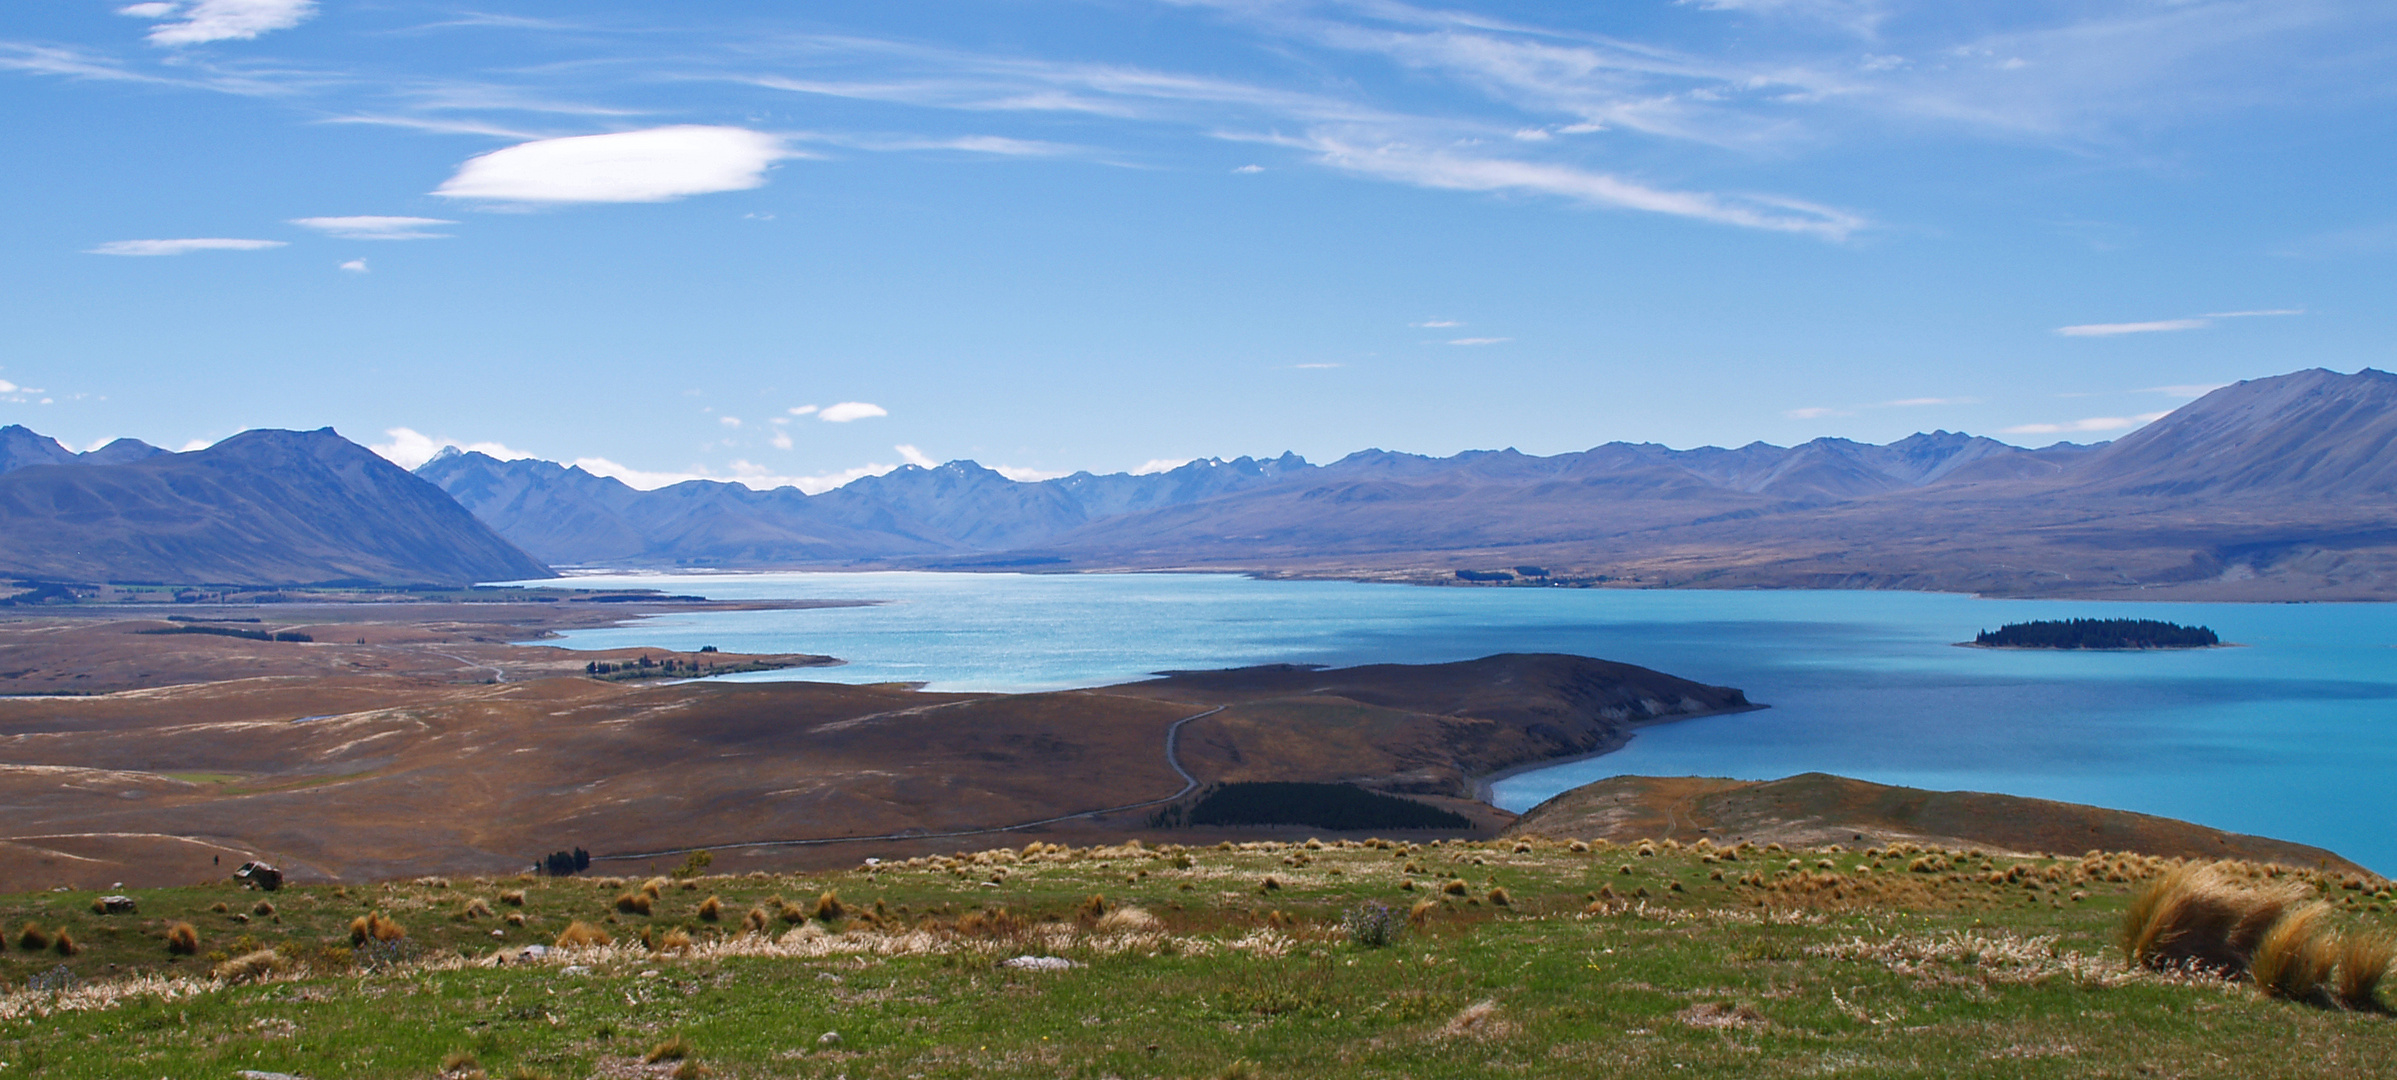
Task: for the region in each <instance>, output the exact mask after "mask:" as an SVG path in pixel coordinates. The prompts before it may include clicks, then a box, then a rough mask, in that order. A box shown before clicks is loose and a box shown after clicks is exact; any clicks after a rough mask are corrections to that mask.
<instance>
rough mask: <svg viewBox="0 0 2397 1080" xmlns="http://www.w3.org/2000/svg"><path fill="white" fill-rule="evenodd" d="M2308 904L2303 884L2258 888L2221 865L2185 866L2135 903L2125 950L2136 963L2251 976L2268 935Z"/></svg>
mask: <svg viewBox="0 0 2397 1080" xmlns="http://www.w3.org/2000/svg"><path fill="white" fill-rule="evenodd" d="M2302 898H2303V889H2302V887H2299V886H2294V885H2277V886H2266V887H2263V888H2257V889H2250V888H2246V887H2244V886H2242V885H2239V884H2237V883H2235V882H2233V881H2232V880H2231V878H2230V876H2229V874H2228V873H2226V872H2225V871H2223V870H2221V869H2219V868H2217V867H2214V866H2206V865H2200V864H2196V863H2190V864H2184V865H2182V866H2179V867H2175V868H2174V869H2172V870H2171V871H2169V872H2167V873H2166V874H2165V875H2164V876H2163V877H2161V878H2158V879H2157V880H2156V881H2155V882H2154V883H2152V884H2150V885H2149V886H2148V887H2147V888H2145V889H2142V890H2140V891H2139V893H2138V894H2137V895H2135V896H2133V897H2132V898H2131V904H2130V907H2129V908H2128V909H2126V910H2125V911H2124V913H2123V920H2122V931H2121V935H2120V945H2121V947H2122V952H2123V955H2124V957H2125V958H2126V959H2128V960H2129V961H2130V962H2132V963H2134V964H2139V965H2144V966H2146V967H2151V968H2158V969H2163V968H2171V967H2188V968H2204V969H2207V970H2211V971H2216V972H2219V973H2221V974H2222V975H2223V976H2225V977H2228V978H2236V977H2237V976H2239V975H2241V974H2244V973H2245V972H2246V971H2247V970H2248V965H2249V962H2250V960H2251V959H2252V958H2253V957H2254V955H2255V951H2256V948H2257V946H2258V945H2259V944H2260V943H2261V942H2262V941H2263V939H2264V936H2265V932H2266V931H2268V930H2270V929H2271V928H2272V926H2273V924H2275V923H2277V922H2279V921H2280V920H2281V918H2282V917H2283V916H2285V915H2286V914H2288V912H2289V911H2290V909H2292V908H2295V907H2296V906H2297V904H2298V902H2299V901H2300V900H2301V899H2302Z"/></svg>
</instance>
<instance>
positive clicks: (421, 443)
mask: <svg viewBox="0 0 2397 1080" xmlns="http://www.w3.org/2000/svg"><path fill="white" fill-rule="evenodd" d="M383 435H384V437H385V438H388V439H390V440H391V441H390V442H383V443H376V444H374V445H372V446H369V447H367V449H369V450H372V451H374V452H375V453H377V454H381V455H383V459H384V460H386V461H389V462H391V463H392V464H394V465H397V466H399V467H400V468H403V469H414V468H415V467H417V466H419V465H422V464H424V463H425V462H428V461H431V460H433V455H435V454H438V453H440V452H441V448H442V447H444V446H455V447H457V448H458V449H460V450H471V451H474V452H477V453H482V454H489V455H490V456H492V457H495V458H498V459H500V460H501V461H517V460H521V459H523V458H529V457H538V456H539V455H537V454H533V453H530V452H528V451H524V450H518V449H516V448H514V447H511V446H507V445H505V444H502V443H495V442H461V441H459V440H457V439H436V438H434V437H432V436H430V435H426V434H424V433H423V432H420V431H417V430H416V429H414V428H404V427H395V428H386V429H385V430H384V431H383ZM185 449H190V448H189V447H185Z"/></svg>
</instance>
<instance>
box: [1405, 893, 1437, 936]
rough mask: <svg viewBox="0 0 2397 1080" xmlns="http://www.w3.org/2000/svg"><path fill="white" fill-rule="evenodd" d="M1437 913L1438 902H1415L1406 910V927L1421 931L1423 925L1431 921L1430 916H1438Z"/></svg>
mask: <svg viewBox="0 0 2397 1080" xmlns="http://www.w3.org/2000/svg"><path fill="white" fill-rule="evenodd" d="M1439 911H1440V902H1439V901H1437V900H1417V901H1415V906H1414V907H1411V908H1408V909H1407V925H1408V926H1412V927H1414V928H1416V929H1418V930H1421V929H1423V926H1424V924H1425V923H1428V922H1430V921H1432V916H1433V915H1435V914H1438V913H1439Z"/></svg>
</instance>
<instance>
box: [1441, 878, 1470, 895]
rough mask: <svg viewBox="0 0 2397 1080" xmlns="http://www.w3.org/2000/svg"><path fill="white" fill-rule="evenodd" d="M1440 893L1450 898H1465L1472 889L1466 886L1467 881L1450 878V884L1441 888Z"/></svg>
mask: <svg viewBox="0 0 2397 1080" xmlns="http://www.w3.org/2000/svg"><path fill="white" fill-rule="evenodd" d="M1440 891H1441V892H1443V893H1446V894H1448V895H1450V896H1463V895H1465V894H1466V893H1468V892H1471V891H1472V889H1471V888H1470V887H1468V886H1467V885H1466V884H1465V879H1463V878H1450V879H1448V884H1446V885H1442V886H1440Z"/></svg>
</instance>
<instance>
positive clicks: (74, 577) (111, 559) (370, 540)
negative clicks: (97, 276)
mask: <svg viewBox="0 0 2397 1080" xmlns="http://www.w3.org/2000/svg"><path fill="white" fill-rule="evenodd" d="M52 445H53V446H55V445H56V444H55V443H52ZM116 445H117V444H112V445H111V447H104V448H102V449H101V450H97V451H94V452H93V454H92V455H86V457H87V458H89V457H93V456H96V455H108V454H110V451H111V450H112V449H114V447H115V446H116ZM114 456H115V458H116V459H119V463H115V464H108V463H95V462H87V461H72V462H51V463H46V464H34V465H27V466H24V467H21V468H15V469H11V470H9V471H8V472H6V473H4V474H0V576H10V577H20V578H35V579H45V580H53V581H56V580H67V581H118V582H135V581H149V582H165V583H203V582H204V583H228V584H258V585H279V584H308V583H322V582H341V581H360V582H376V583H386V584H466V583H471V582H475V581H493V580H504V579H515V578H532V577H548V576H551V575H550V571H549V569H548V567H546V566H543V565H542V564H541V563H540V562H539V561H537V560H535V559H533V558H531V557H530V556H528V555H526V554H525V553H524V552H522V551H520V550H518V549H517V548H516V547H515V546H514V545H512V544H510V543H508V542H507V541H506V540H503V539H501V538H500V537H499V536H498V535H497V534H495V533H494V532H492V531H491V529H490V528H489V527H488V526H486V525H484V524H483V523H482V522H480V521H478V520H476V519H475V517H474V516H473V515H472V514H469V513H467V512H466V511H465V510H464V509H463V508H461V507H460V506H459V505H458V504H457V503H456V501H454V500H452V499H450V498H449V497H448V496H446V495H444V494H443V493H442V492H441V490H440V489H439V488H436V487H434V486H433V485H431V484H429V483H426V482H425V481H423V480H420V479H418V478H416V477H414V476H411V475H409V474H408V473H407V472H406V471H405V470H403V469H400V468H399V467H398V466H395V465H392V464H391V463H390V462H387V461H385V460H383V459H382V458H381V457H378V456H376V455H375V454H373V453H371V452H369V451H367V450H366V449H364V448H363V447H360V446H358V445H356V444H354V443H351V442H349V441H348V440H346V439H343V438H342V437H341V436H339V435H337V434H334V432H333V430H332V429H331V428H326V429H322V430H319V431H307V432H299V431H249V432H244V433H242V434H240V435H236V436H233V437H232V438H229V439H226V440H224V441H223V442H220V443H217V444H216V445H215V446H211V447H209V448H207V449H205V450H196V451H193V452H190V453H185V454H168V453H155V454H141V453H139V451H138V449H129V450H127V451H119V452H118V453H117V454H116V455H114Z"/></svg>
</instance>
